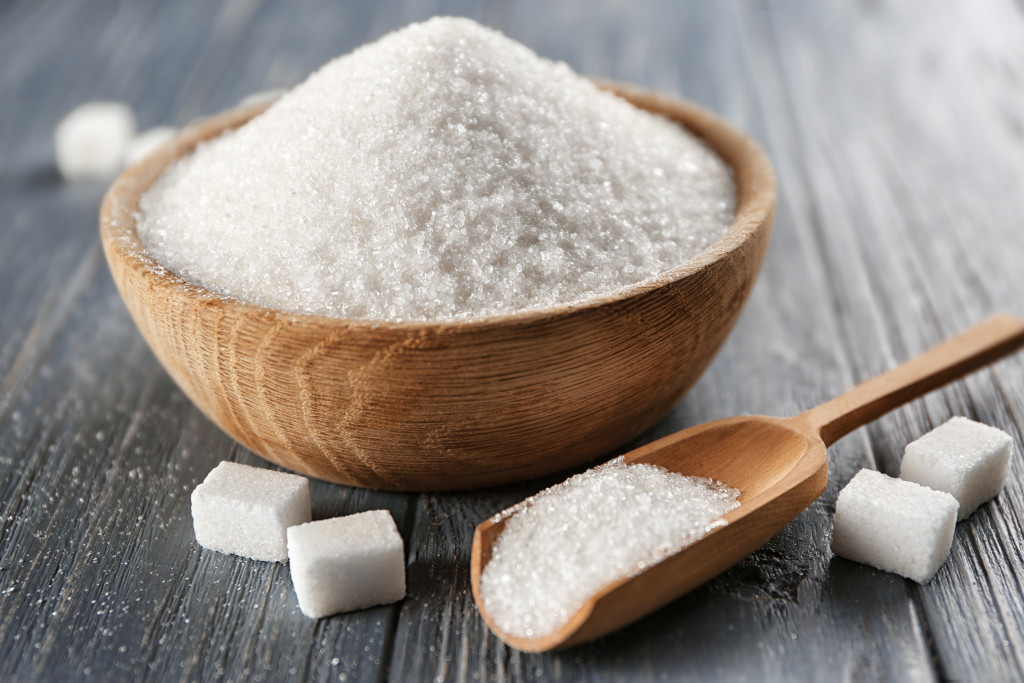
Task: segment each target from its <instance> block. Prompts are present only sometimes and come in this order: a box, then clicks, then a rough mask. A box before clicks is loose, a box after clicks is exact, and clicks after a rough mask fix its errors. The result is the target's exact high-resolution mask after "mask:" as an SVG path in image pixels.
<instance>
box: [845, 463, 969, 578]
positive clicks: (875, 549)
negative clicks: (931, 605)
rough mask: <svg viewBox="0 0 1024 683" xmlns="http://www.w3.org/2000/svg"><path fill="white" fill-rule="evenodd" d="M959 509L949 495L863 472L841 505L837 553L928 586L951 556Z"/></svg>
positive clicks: (851, 483)
mask: <svg viewBox="0 0 1024 683" xmlns="http://www.w3.org/2000/svg"><path fill="white" fill-rule="evenodd" d="M957 507H958V506H957V502H956V498H954V497H953V496H951V495H949V494H948V493H944V492H942V491H934V490H932V489H930V488H927V487H925V486H921V485H920V484H915V483H913V482H909V481H903V480H902V479H893V478H892V477H888V476H886V475H884V474H882V473H881V472H875V471H873V470H861V471H860V472H858V473H857V476H855V477H854V478H853V479H851V480H850V483H849V484H847V485H846V488H844V489H843V490H842V491H840V492H839V498H838V500H836V516H835V530H834V532H833V534H832V550H833V551H834V552H835V554H836V555H841V556H843V557H845V558H847V559H850V560H854V561H855V562H863V563H864V564H869V565H871V566H872V567H876V568H878V569H882V570H884V571H887V572H895V573H896V574H900V575H901V576H905V577H907V578H908V579H913V580H914V581H917V582H918V583H928V581H929V580H931V578H932V576H934V575H935V572H936V571H937V570H938V568H939V567H940V566H941V565H942V563H943V562H945V561H946V557H948V556H949V548H950V546H951V545H952V544H953V529H954V528H955V527H956V511H957Z"/></svg>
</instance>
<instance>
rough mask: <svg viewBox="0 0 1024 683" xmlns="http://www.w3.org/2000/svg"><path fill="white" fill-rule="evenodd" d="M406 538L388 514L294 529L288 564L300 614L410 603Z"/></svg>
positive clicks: (312, 615) (372, 513)
mask: <svg viewBox="0 0 1024 683" xmlns="http://www.w3.org/2000/svg"><path fill="white" fill-rule="evenodd" d="M403 547H404V546H403V543H402V536H401V535H400V534H399V533H398V528H397V527H396V526H395V520H394V519H392V517H391V513H390V512H388V511H387V510H371V511H369V512H360V513H358V514H355V515H349V516H347V517H334V518H333V519H323V520H319V521H316V522H310V523H308V524H300V525H298V526H293V527H291V528H289V529H288V559H289V563H290V570H291V575H292V585H294V587H295V595H296V597H297V598H298V601H299V609H301V610H302V613H303V614H305V615H306V616H308V617H310V618H314V619H316V618H320V617H325V616H328V615H330V614H335V613H337V612H349V611H352V610H356V609H362V608H364V607H371V606H373V605H383V604H387V603H389V602H394V601H396V600H401V599H402V598H403V597H405V552H404V550H403Z"/></svg>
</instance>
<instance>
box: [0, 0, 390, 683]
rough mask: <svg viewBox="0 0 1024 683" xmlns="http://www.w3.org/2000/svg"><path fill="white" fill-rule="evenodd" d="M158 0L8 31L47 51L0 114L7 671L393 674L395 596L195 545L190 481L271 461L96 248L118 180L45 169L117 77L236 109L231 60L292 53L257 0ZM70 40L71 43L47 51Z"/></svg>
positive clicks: (361, 504)
mask: <svg viewBox="0 0 1024 683" xmlns="http://www.w3.org/2000/svg"><path fill="white" fill-rule="evenodd" d="M243 4H244V3H243ZM158 5H163V6H162V7H159V6H158ZM158 5H150V6H145V7H143V8H141V10H140V11H136V9H135V8H134V6H133V7H131V8H128V9H122V10H119V11H117V12H115V13H114V14H113V15H105V14H104V13H103V12H95V11H92V9H94V8H91V7H90V6H89V5H86V4H80V5H77V6H68V8H67V9H65V10H62V11H61V12H58V13H56V14H55V15H52V16H47V15H46V14H45V10H46V8H44V7H42V6H40V7H39V11H38V12H36V13H28V12H26V15H25V16H23V17H22V19H23V20H24V22H25V25H26V26H28V25H34V26H37V27H38V28H40V29H41V31H40V35H36V36H34V38H33V39H34V40H35V41H39V40H40V37H42V38H44V39H45V40H43V41H42V42H37V43H33V42H32V40H30V39H28V38H26V37H23V36H20V37H18V40H16V41H15V42H14V43H4V48H3V49H5V50H6V49H7V46H8V45H11V46H12V47H13V48H16V49H24V50H30V49H31V48H32V47H33V45H35V54H34V55H31V54H30V55H24V54H23V55H21V59H23V60H24V61H23V62H20V63H21V64H22V65H23V67H24V68H23V69H22V70H20V71H19V70H13V72H12V71H5V75H7V76H10V77H16V78H15V82H14V83H11V84H10V87H11V88H12V89H13V90H14V91H16V92H22V93H31V94H32V97H31V98H30V99H27V100H26V101H25V105H26V106H25V107H24V108H21V109H19V110H18V111H16V112H14V115H15V118H14V120H11V119H7V120H6V122H5V123H6V125H4V127H3V129H2V131H0V144H2V145H3V149H4V151H5V153H4V154H0V157H2V158H3V160H4V161H3V162H2V163H3V164H4V166H3V169H2V173H3V177H4V178H5V179H6V178H11V179H12V180H16V181H17V182H16V183H11V184H8V183H4V184H3V185H0V207H2V208H3V216H5V225H4V226H3V231H2V232H0V262H2V263H3V264H4V267H3V268H2V269H0V290H2V291H3V292H4V294H5V296H4V297H2V298H0V299H2V300H0V323H2V325H3V327H2V330H3V333H4V334H3V337H2V338H0V378H2V379H0V386H2V391H0V501H2V504H0V510H2V512H0V662H2V663H0V678H4V679H5V680H10V679H13V680H41V679H79V678H82V677H86V676H89V675H94V676H99V677H101V678H103V679H104V680H140V679H143V678H159V679H165V678H174V679H177V678H182V679H188V680H208V679H215V678H219V677H224V676H227V677H228V678H252V679H255V680H259V679H261V678H267V677H269V678H285V677H288V676H293V675H294V676H301V677H302V678H308V679H312V680H335V681H336V680H338V679H339V677H343V678H346V679H347V680H377V679H379V678H380V673H381V662H382V661H383V660H384V659H385V653H386V652H387V651H388V649H389V647H390V638H391V634H392V633H393V631H394V620H395V615H396V613H397V609H396V608H395V607H390V606H385V607H380V608H377V609H371V610H365V611H362V612H359V613H356V614H354V615H349V616H348V617H346V618H344V619H335V620H331V621H322V622H316V621H312V620H309V619H306V618H305V617H304V616H302V615H301V613H299V611H298V609H297V606H296V603H295V598H294V595H293V593H292V590H291V584H290V580H289V578H288V574H287V567H286V566H284V565H278V564H265V563H259V562H252V561H248V560H242V559H239V558H233V557H229V556H223V555H218V554H216V553H210V552H207V551H202V550H200V549H199V548H197V547H196V545H195V542H194V538H193V536H192V531H191V521H190V512H189V499H188V494H189V492H190V491H191V489H192V488H193V487H194V486H195V485H196V483H198V481H200V480H201V479H202V478H203V477H204V476H205V474H206V473H207V472H208V471H209V470H210V469H211V467H212V466H213V465H214V464H215V463H216V462H217V461H219V460H221V459H225V458H237V459H239V460H242V461H245V462H250V463H254V464H255V463H257V462H259V460H258V458H255V456H253V455H251V454H248V453H246V452H244V451H242V450H240V449H238V448H237V446H235V445H234V444H233V442H231V440H230V439H228V438H227V437H226V436H224V435H223V434H221V433H220V432H219V431H217V430H216V429H215V428H214V427H213V426H212V425H210V424H209V423H208V422H207V421H206V420H205V419H204V418H203V417H202V416H201V415H199V414H198V412H197V411H196V410H195V409H194V408H193V407H192V406H191V404H190V403H189V402H188V401H187V400H186V399H185V398H184V397H183V396H182V394H181V393H180V392H179V391H178V390H177V388H176V387H174V386H173V383H172V382H171V381H170V380H169V378H168V377H167V376H166V374H165V373H164V372H163V371H162V370H161V369H159V366H158V365H157V364H156V362H155V360H154V359H153V357H152V355H151V354H150V353H149V352H148V350H147V349H146V348H145V344H144V343H143V342H142V340H141V338H140V337H139V335H138V333H137V331H135V330H134V328H133V326H132V325H131V323H130V321H129V319H128V318H127V316H126V312H125V311H124V307H123V304H122V303H121V302H120V300H119V297H118V295H117V293H116V291H115V290H114V287H113V284H112V282H111V281H110V279H109V276H108V275H107V274H106V268H105V266H104V265H103V263H102V255H101V253H100V251H99V249H98V240H97V233H96V210H97V207H98V204H99V198H100V196H101V193H102V189H103V188H102V187H101V186H99V185H98V184H92V185H85V186H78V187H71V186H62V185H60V184H59V183H58V182H57V181H56V179H55V177H54V176H53V174H52V171H50V172H46V173H36V172H35V169H37V168H38V167H40V166H44V165H49V163H50V162H49V155H50V151H49V149H48V142H49V136H50V134H51V131H52V125H53V124H54V123H55V121H56V120H57V118H59V116H60V115H62V114H63V113H64V111H66V110H67V109H70V107H71V106H73V105H74V104H76V103H77V102H79V101H81V100H83V99H86V98H88V97H91V96H95V95H96V94H103V95H106V96H113V97H118V98H123V99H129V100H136V99H137V100H138V101H141V102H149V101H152V100H155V101H157V102H160V103H162V105H161V106H164V107H167V108H174V109H177V110H179V111H180V110H187V109H188V107H189V103H190V102H196V103H198V104H196V105H194V106H195V107H196V109H198V110H201V111H209V109H206V107H211V108H212V107H216V106H221V105H220V104H219V103H218V101H217V97H214V96H213V95H212V94H211V93H218V96H222V97H227V98H232V99H231V100H229V102H227V103H228V104H229V103H230V101H233V98H235V97H237V96H239V95H241V94H244V93H245V92H247V90H246V84H245V83H244V82H242V81H238V80H237V75H236V74H233V73H232V70H235V71H237V70H243V71H244V70H245V69H246V68H247V64H248V62H247V61H246V59H245V54H246V53H247V52H253V51H256V52H259V53H261V54H263V55H266V53H268V52H273V50H272V49H271V47H272V46H268V45H265V44H261V43H249V42H248V35H249V32H248V30H247V26H246V22H249V21H252V18H253V17H255V16H258V13H257V12H256V10H258V9H259V8H258V7H257V6H253V11H252V12H249V13H246V12H245V11H242V10H245V9H246V7H241V9H240V8H239V7H238V6H237V3H236V6H235V7H227V8H223V9H219V8H218V7H217V6H216V5H212V4H207V3H193V4H192V5H191V6H185V7H182V8H181V9H179V10H177V11H175V12H171V11H168V10H167V9H166V8H167V7H170V6H171V5H169V4H158ZM20 9H24V8H20ZM276 11H277V12H278V13H283V12H284V11H285V8H284V7H281V6H278V7H277V9H276ZM218 12H220V14H218ZM203 13H209V16H208V17H204V16H203ZM42 17H46V19H45V20H43V19H42ZM268 20H269V21H270V25H271V26H273V25H274V24H275V23H276V21H277V20H276V19H275V18H273V17H268ZM310 21H312V19H310ZM151 22H160V23H161V26H157V25H155V24H153V23H151ZM168 22H169V24H170V26H171V27H172V28H171V29H170V30H171V31H172V32H171V33H165V32H163V31H167V30H168ZM359 23H360V24H365V22H359ZM141 26H145V27H146V28H145V29H142V28H140V27H141ZM175 26H176V28H174V27H175ZM210 27H212V28H210ZM76 29H80V31H79V32H77V33H76ZM229 29H230V30H229ZM108 32H113V33H114V34H115V38H116V39H115V40H113V42H112V43H110V46H111V47H116V48H117V49H118V50H120V51H122V54H120V57H121V58H122V59H127V60H129V62H131V60H132V58H133V57H135V56H136V55H138V57H139V59H138V61H140V62H143V63H145V64H147V65H150V68H148V70H147V71H146V72H145V73H135V72H133V71H126V70H125V69H124V68H123V65H121V67H120V68H117V67H115V62H116V60H113V59H111V60H110V61H106V59H105V58H106V57H109V55H107V54H104V53H103V52H102V45H103V44H104V40H103V36H104V35H107V33H108ZM161 36H162V37H163V38H162V39H161ZM62 41H63V44H64V45H65V51H64V52H62V53H61V54H60V55H58V56H56V57H55V58H51V57H50V55H49V54H48V53H44V52H43V50H46V49H48V48H47V46H48V45H52V44H58V43H61V42H62ZM96 45H101V49H100V52H101V55H102V57H104V58H100V59H97V58H95V57H94V56H92V52H93V51H94V50H96V49H97V48H96ZM349 47H354V45H351V46H349ZM236 54H237V55H238V56H237V57H236V56H235V55H236ZM264 63H265V61H264ZM79 64H80V65H81V66H79ZM312 66H313V65H312V64H310V65H304V70H308V69H309V68H312ZM187 74H192V75H191V77H183V75H187ZM76 77H77V78H78V79H80V80H78V81H75V78H76ZM126 77H127V80H128V81H129V82H123V80H122V79H125V78H126ZM68 80H71V81H74V82H75V83H76V85H75V86H74V87H72V88H70V89H68V88H67V87H66V83H65V81H68ZM97 83H99V85H97ZM103 83H106V85H105V86H104V85H103ZM182 83H184V85H182ZM225 83H227V84H230V85H231V87H232V88H234V89H235V90H234V91H233V92H229V91H228V90H227V89H225V88H224V87H223V86H224V84H225ZM92 88H95V89H96V91H93V90H91V89H92ZM104 88H109V89H108V90H107V91H106V92H103V90H104ZM253 89H255V87H254V88H253ZM225 92H227V94H226V95H224V93H225ZM168 93H170V94H168ZM37 110H42V111H43V112H45V113H44V114H42V115H40V114H39V112H38V111H37ZM161 113H163V114H164V115H166V111H164V112H156V115H157V116H158V115H159V114H161ZM163 120H166V119H163ZM160 121H161V119H159V118H156V119H151V120H150V121H149V122H148V123H157V122H160ZM8 151H10V152H11V153H10V154H7V153H6V152H8ZM26 169H29V172H28V173H26ZM6 217H11V220H10V222H8V220H7V218H6ZM312 493H313V503H314V512H315V514H316V515H317V516H318V517H327V516H333V515H337V514H345V513H349V512H353V511H357V510H362V509H369V508H381V507H383V508H388V509H390V510H391V511H392V513H393V514H394V516H395V518H396V520H398V522H399V524H404V520H405V519H406V517H407V507H408V502H407V501H408V500H409V499H408V497H406V496H400V495H394V494H383V493H375V492H367V491H359V490H355V489H343V488H341V487H335V486H331V485H327V484H324V483H320V482H315V483H314V484H313V489H312Z"/></svg>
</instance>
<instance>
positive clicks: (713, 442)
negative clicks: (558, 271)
mask: <svg viewBox="0 0 1024 683" xmlns="http://www.w3.org/2000/svg"><path fill="white" fill-rule="evenodd" d="M1021 346H1024V321H1022V320H1020V319H1017V318H1015V317H1012V316H1009V315H996V316H994V317H992V318H989V319H988V320H986V321H985V322H983V323H981V324H980V325H977V326H975V327H973V328H971V329H969V330H967V331H966V332H964V333H962V334H960V335H959V336H956V337H953V338H952V339H949V340H948V341H946V342H943V343H942V344H939V345H938V346H936V347H934V348H932V349H931V350H929V351H926V352H925V353H923V354H921V355H920V356H918V357H917V358H915V359H913V360H911V361H908V362H906V363H904V364H903V365H900V366H899V367H897V368H895V369H894V370H890V371H889V372H887V373H885V374H883V375H879V376H878V377H875V378H873V379H870V380H868V381H867V382H864V383H863V384H860V385H858V386H857V387H855V388H854V389H852V390H851V391H848V392H847V393H845V394H843V395H842V396H840V397H839V398H836V399H833V400H831V401H829V402H828V403H825V404H823V405H820V406H818V407H817V408H812V409H811V410H808V411H807V412H805V413H802V414H800V415H797V416H796V417H793V418H789V419H783V418H777V417H765V416H758V415H753V416H747V417H734V418H729V419H725V420H718V421H716V422H710V423H708V424H703V425H698V426H696V427H691V428H690V429H686V430H683V431H681V432H678V433H676V434H672V435H670V436H666V437H665V438H663V439H659V440H658V441H655V442H653V443H650V444H648V445H646V446H643V447H641V448H638V449H636V450H634V451H630V452H629V453H627V454H626V455H625V459H626V462H627V463H628V464H632V463H650V464H653V465H660V466H661V467H664V468H666V469H669V470H671V471H673V472H679V473H681V474H686V475H694V476H699V477H710V478H712V479H717V480H720V481H722V482H724V483H725V484H727V485H729V486H732V487H733V488H736V489H739V491H740V497H739V501H740V506H739V507H738V508H736V509H734V510H733V511H731V512H729V513H728V514H727V515H726V516H725V517H724V518H723V519H724V521H725V522H726V525H725V526H722V527H718V528H717V529H714V530H713V531H711V532H710V533H709V534H707V535H706V536H704V537H703V538H702V539H700V540H699V541H697V542H696V543H693V544H692V545H690V546H687V547H686V548H683V549H682V550H681V551H679V552H678V553H676V554H675V555H672V556H670V557H668V558H666V559H665V560H663V561H661V562H660V563H658V564H656V565H653V566H651V567H648V568H647V569H645V570H644V571H642V572H640V573H639V574H636V575H634V576H630V577H628V578H625V579H621V580H619V581H616V582H614V583H611V584H609V585H608V586H606V587H605V588H603V589H602V590H600V591H599V592H598V593H597V594H595V595H594V596H593V597H591V598H590V599H589V600H588V601H587V602H585V603H584V604H583V606H582V607H580V609H579V611H578V612H577V613H576V614H575V615H574V616H573V617H572V619H570V620H569V622H568V623H567V624H565V626H563V627H562V628H560V629H558V630H557V631H555V632H554V633H551V634H549V635H546V636H543V637H538V638H523V637H517V636H512V635H509V634H507V633H503V632H502V630H501V629H500V628H498V627H497V626H496V625H495V623H494V622H493V621H492V619H491V618H490V616H489V615H488V614H487V610H486V609H485V607H484V603H483V601H482V600H481V597H480V575H481V573H482V572H483V569H484V567H485V566H487V563H488V562H489V561H490V559H491V550H492V547H493V545H494V543H495V541H496V540H497V539H498V536H499V535H500V534H501V531H502V529H503V527H504V525H505V522H506V521H507V519H508V518H509V517H505V519H502V520H501V521H494V520H488V521H486V522H483V523H482V524H480V526H478V527H477V528H476V534H475V535H474V537H473V555H472V564H471V573H472V584H473V597H474V599H475V600H476V604H477V608H478V609H479V610H480V614H481V615H483V618H484V621H486V622H487V625H488V626H489V627H490V629H491V630H492V631H494V633H495V634H497V635H498V637H499V638H501V639H502V640H504V641H505V642H506V643H508V644H509V645H511V646H512V647H515V648H517V649H520V650H525V651H527V652H542V651H545V650H552V649H556V648H564V647H569V646H572V645H577V644H579V643H584V642H586V641H589V640H593V639H594V638H598V637H600V636H603V635H605V634H607V633H610V632H612V631H614V630H616V629H619V628H622V627H623V626H626V625H627V624H630V623H632V622H634V621H636V620H637V619H639V618H640V617H643V616H645V615H647V614H648V613H650V612H653V611H654V610H656V609H658V608H659V607H661V606H663V605H665V604H666V603H669V602H671V601H672V600H675V599H676V598H678V597H679V596H681V595H683V594H685V593H687V592H689V591H691V590H693V589H694V588H696V587H697V586H700V585H701V584H702V583H704V582H705V581H708V580H709V579H711V578H713V577H714V576H716V575H718V574H719V573H721V572H723V571H724V570H726V569H728V568H729V567H731V566H732V565H734V564H735V563H736V562H738V561H739V560H741V559H743V558H744V557H745V556H747V555H749V554H750V553H751V552H753V551H754V550H756V549H757V548H758V547H759V546H761V545H762V544H763V543H765V542H766V541H767V540H768V539H769V538H771V537H772V536H773V535H774V534H775V533H776V532H777V531H778V530H779V529H781V528H782V527H784V526H785V525H786V524H787V523H788V522H789V521H790V520H792V519H793V518H794V517H796V516H797V515H798V514H800V512H801V511H802V510H803V509H804V508H806V507H807V506H808V505H810V504H811V503H812V502H813V501H814V499H816V498H817V497H818V496H819V495H821V493H822V492H823V491H824V490H825V484H826V483H827V482H828V459H827V457H826V454H825V449H826V448H827V447H828V446H830V445H832V444H833V443H834V442H835V441H837V440H838V439H840V438H841V437H843V436H845V435H846V434H848V433H849V432H851V431H853V430H854V429H856V428H857V427H860V426H862V425H864V424H867V423H868V422H871V421H872V420H874V419H876V418H878V417H880V416H882V415H884V414H885V413H887V412H889V411H890V410H892V409H893V408H895V407H897V406H899V405H902V404H903V403H906V402H907V401H910V400H911V399H914V398H917V397H918V396H921V395H922V394H925V393H927V392H929V391H931V390H932V389H936V388H938V387H940V386H942V385H944V384H946V383H947V382H951V381H952V380H954V379H957V378H958V377H961V376H963V375H966V374H967V373H969V372H972V371H974V370H977V369H978V368H981V367H983V366H985V365H987V364H989V363H991V362H993V361H995V360H997V359H998V358H1001V357H1003V356H1005V355H1007V354H1009V353H1010V352H1012V351H1015V350H1017V349H1018V348H1020V347H1021Z"/></svg>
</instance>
